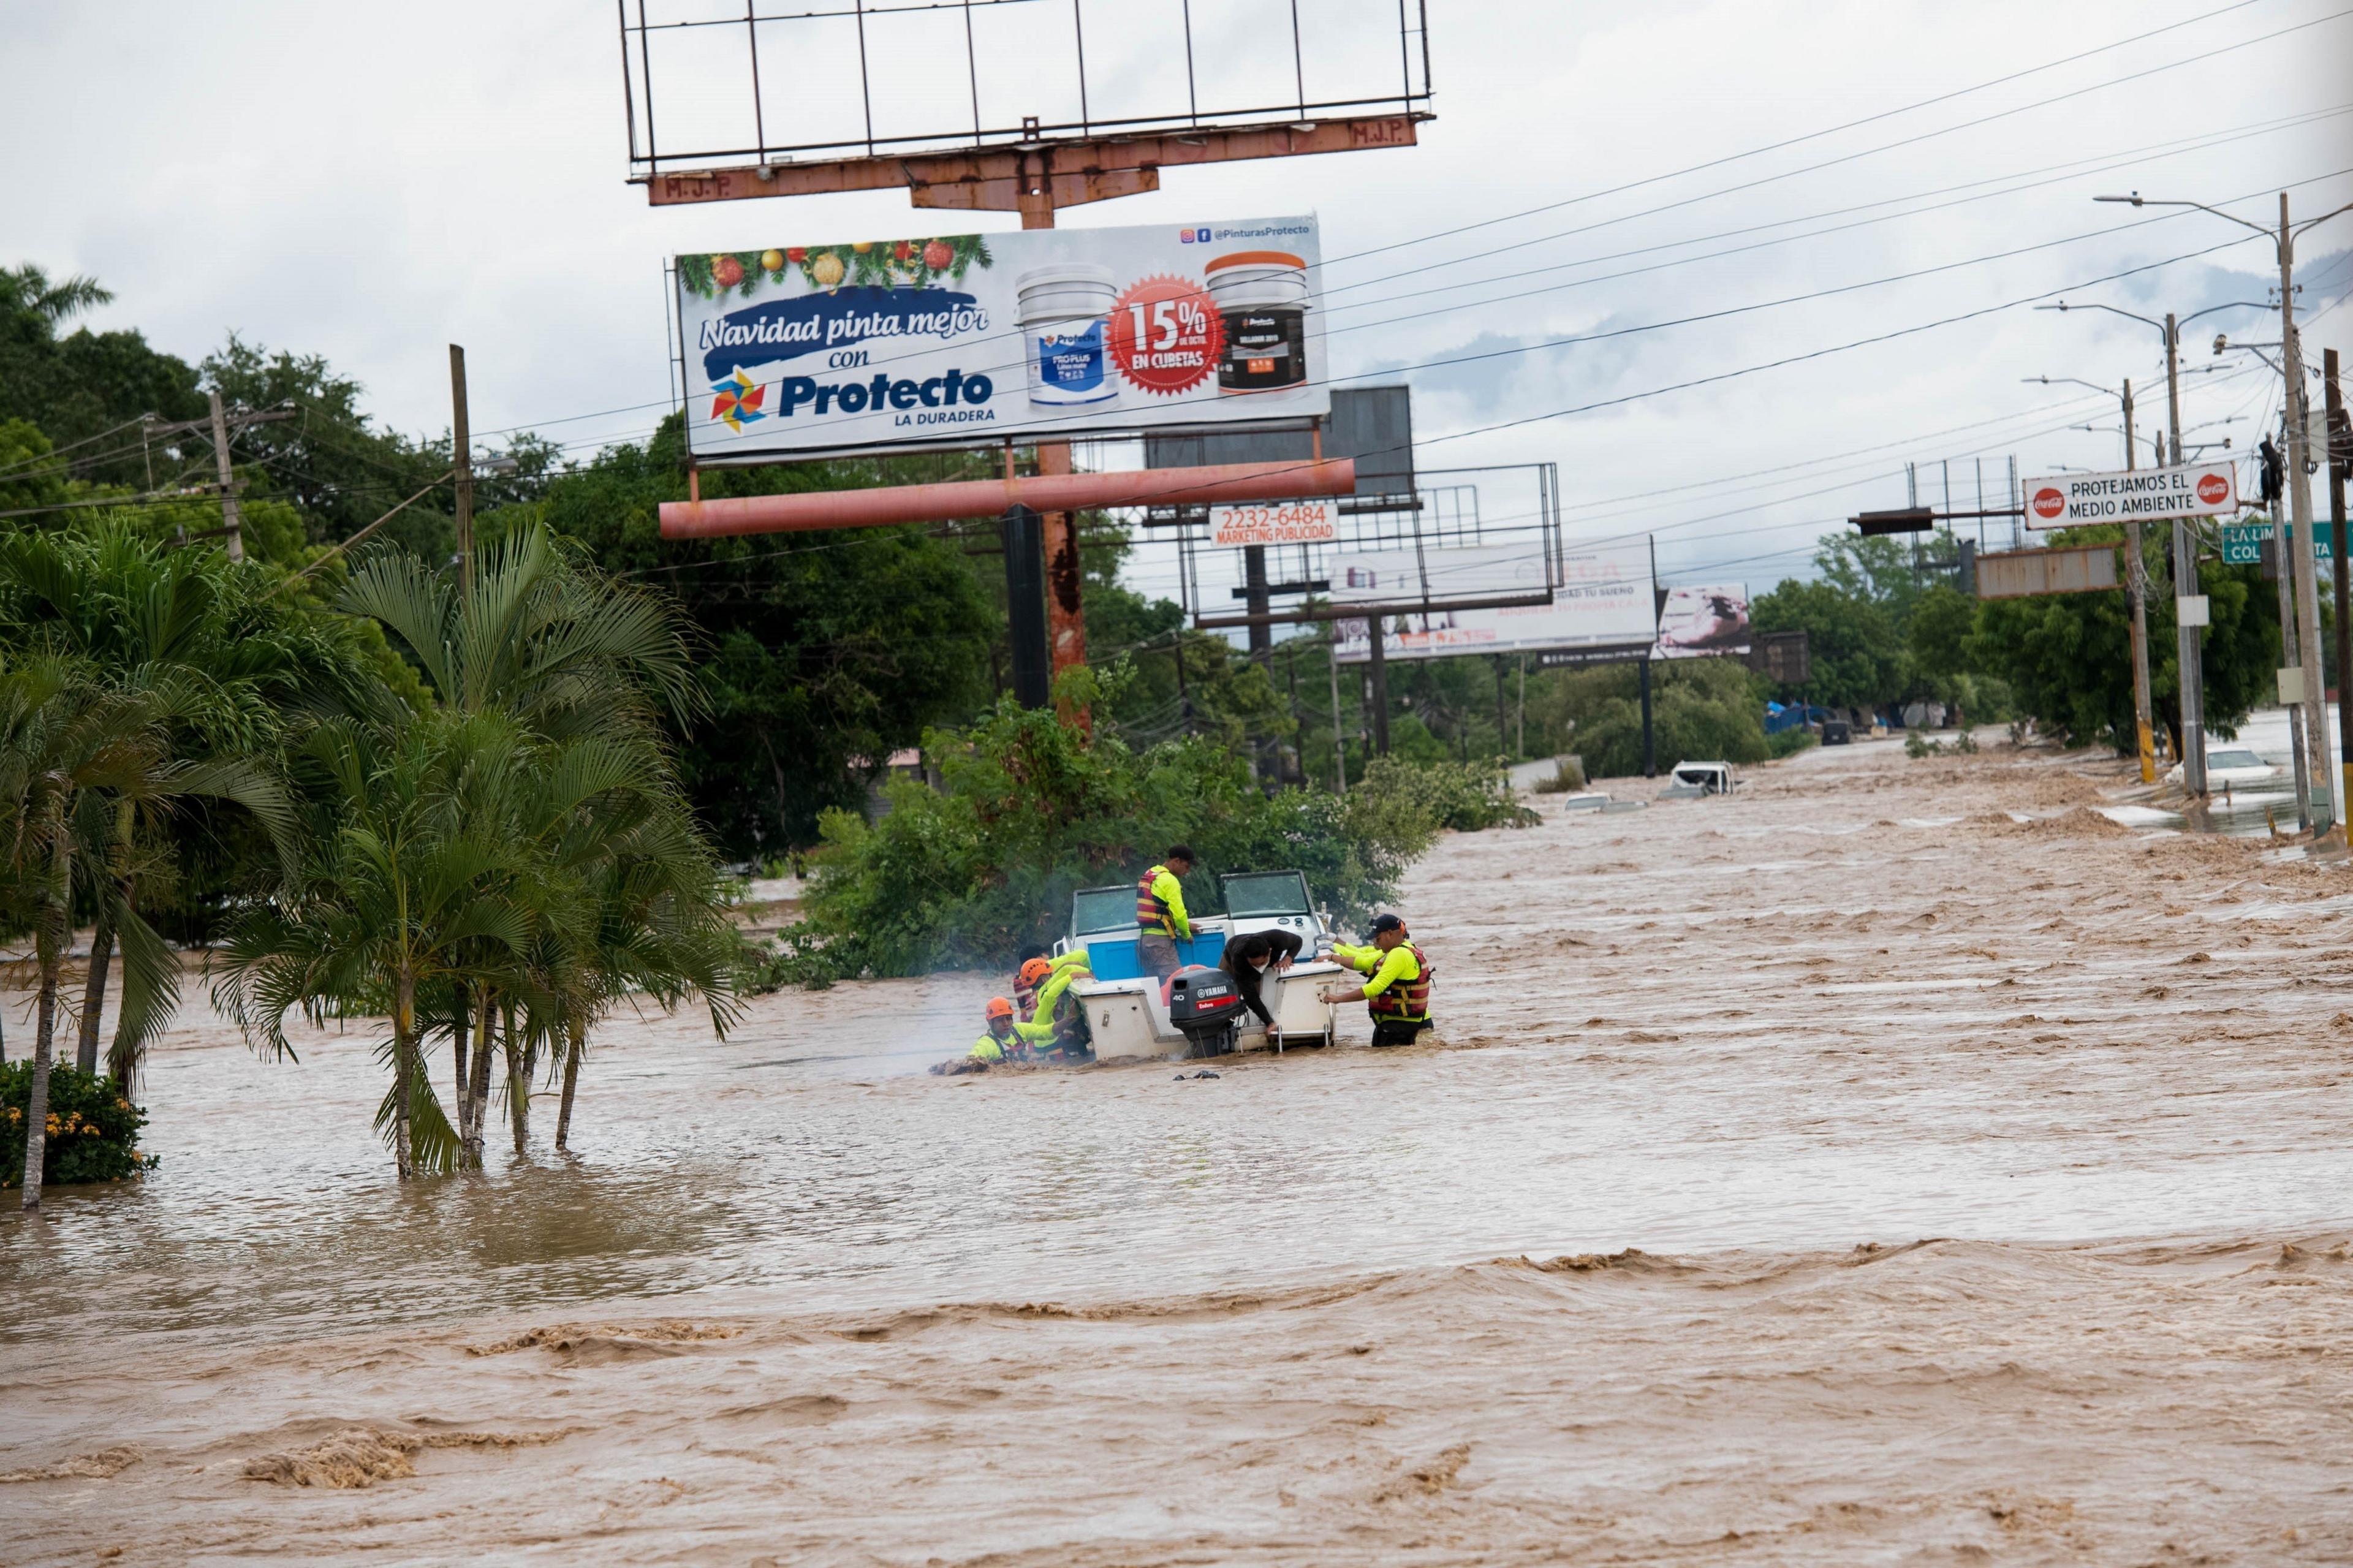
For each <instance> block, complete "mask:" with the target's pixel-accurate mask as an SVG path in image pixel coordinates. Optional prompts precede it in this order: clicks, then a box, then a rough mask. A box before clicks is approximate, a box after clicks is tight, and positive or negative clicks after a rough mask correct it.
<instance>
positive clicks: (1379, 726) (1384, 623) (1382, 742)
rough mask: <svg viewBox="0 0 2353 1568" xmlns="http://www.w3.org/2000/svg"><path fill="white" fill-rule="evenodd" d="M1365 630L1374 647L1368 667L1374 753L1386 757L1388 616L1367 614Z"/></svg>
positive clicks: (1387, 731) (1387, 750)
mask: <svg viewBox="0 0 2353 1568" xmlns="http://www.w3.org/2000/svg"><path fill="white" fill-rule="evenodd" d="M1365 630H1366V633H1368V634H1369V637H1368V638H1367V641H1368V642H1369V644H1370V646H1371V647H1372V654H1371V657H1370V658H1369V659H1368V660H1367V663H1366V668H1369V669H1370V670H1371V671H1372V677H1373V755H1375V756H1377V757H1386V756H1388V754H1389V666H1388V651H1387V649H1386V648H1384V647H1382V645H1383V644H1385V643H1387V642H1388V637H1389V627H1388V616H1367V617H1366V620H1365Z"/></svg>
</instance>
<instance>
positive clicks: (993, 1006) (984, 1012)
mask: <svg viewBox="0 0 2353 1568" xmlns="http://www.w3.org/2000/svg"><path fill="white" fill-rule="evenodd" d="M980 1014H981V1016H982V1017H984V1018H1010V1017H1011V1016H1013V1004H1012V1003H1010V1002H1008V1001H1007V1000H1006V999H1005V998H1004V997H1002V996H991V997H990V998H989V999H988V1005H987V1006H986V1007H984V1008H982V1009H981V1010H980Z"/></svg>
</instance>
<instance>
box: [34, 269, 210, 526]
mask: <svg viewBox="0 0 2353 1568" xmlns="http://www.w3.org/2000/svg"><path fill="white" fill-rule="evenodd" d="M113 298H114V297H113V295H111V293H109V292H108V291H107V290H106V289H103V288H101V287H100V286H99V284H98V283H97V282H96V281H95V280H93V279H88V278H69V279H64V280H62V281H53V280H52V279H50V278H49V277H48V275H47V273H46V272H44V271H42V269H41V268H38V267H34V266H29V265H27V266H22V267H16V268H0V422H5V421H6V420H8V419H11V418H16V419H22V420H25V421H26V422H28V423H31V424H33V425H35V426H37V427H38V428H39V429H40V430H41V431H42V432H43V433H44V434H45V435H46V436H47V437H48V439H49V441H50V442H51V443H52V445H53V446H54V447H56V448H58V458H57V459H56V460H55V463H54V465H53V468H54V472H55V473H56V474H57V475H58V476H59V477H60V478H72V479H84V480H89V481H92V482H95V483H100V484H108V485H120V486H137V487H140V488H142V489H143V488H145V487H146V486H147V485H148V484H149V483H150V482H152V481H151V478H150V472H149V469H150V465H151V464H153V465H154V466H155V470H154V473H153V480H155V481H160V480H162V479H168V478H170V477H171V476H172V475H173V474H174V473H175V472H176V471H177V468H178V466H179V465H182V464H185V462H186V460H187V459H188V458H192V457H194V456H195V455H196V453H197V452H198V451H200V450H204V448H203V447H202V445H201V443H200V442H199V441H197V440H196V438H195V437H183V438H181V439H179V440H177V441H167V442H162V443H157V444H154V445H153V446H150V445H149V444H148V443H146V442H144V441H143V440H142V433H141V431H140V430H139V429H138V427H137V422H138V420H139V417H140V416H141V415H142V414H154V415H157V416H160V417H162V418H164V419H167V420H169V419H193V418H195V417H197V416H200V415H202V414H203V413H204V411H205V400H204V397H203V395H202V394H201V393H200V392H199V391H198V390H197V383H196V373H195V369H194V368H193V367H191V366H189V365H188V364H187V363H185V362H184V361H181V360H179V359H176V358H174V357H173V356H172V355H170V354H165V353H157V352H156V351H155V350H154V349H153V348H150V347H149V346H148V344H147V341H146V340H145V339H144V338H142V336H140V334H139V333H137V332H135V331H111V332H91V331H88V330H87V329H84V330H82V331H76V332H74V333H73V334H72V335H70V336H68V337H60V336H59V335H58V333H59V332H60V331H62V329H63V328H64V327H65V326H66V325H67V323H68V322H69V321H72V320H73V319H74V318H75V317H77V316H79V315H82V314H84V313H86V312H87V311H89V310H92V309H94V308H96V307H97V306H100V305H103V304H107V303H109V302H111V300H113ZM0 461H5V458H0ZM206 477H209V476H206ZM34 504H39V503H34Z"/></svg>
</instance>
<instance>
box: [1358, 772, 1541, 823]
mask: <svg viewBox="0 0 2353 1568" xmlns="http://www.w3.org/2000/svg"><path fill="white" fill-rule="evenodd" d="M1359 788H1360V789H1361V790H1362V791H1363V792H1364V793H1366V794H1367V795H1374V796H1389V797H1393V798H1394V799H1395V800H1396V801H1397V802H1398V803H1399V804H1401V805H1404V806H1405V807H1406V808H1407V809H1408V810H1409V811H1413V812H1419V813H1420V814H1422V815H1424V816H1428V817H1429V818H1430V821H1432V822H1435V823H1436V824H1438V826H1440V827H1450V828H1452V829H1453V830H1454V831H1455V832H1457V833H1478V832H1482V831H1483V830H1485V829H1487V828H1490V827H1533V826H1535V825H1536V824H1537V823H1538V822H1539V821H1541V820H1543V819H1542V818H1541V817H1539V816H1537V815H1536V814H1535V812H1533V811H1531V810H1529V809H1528V808H1527V807H1526V806H1525V805H1521V804H1520V803H1519V800H1518V799H1517V797H1515V796H1514V795H1513V794H1512V784H1511V779H1510V777H1509V776H1508V774H1507V773H1505V771H1504V766H1503V764H1502V763H1500V762H1498V763H1486V764H1483V765H1482V764H1481V763H1409V762H1405V761H1403V760H1401V759H1399V758H1397V757H1377V758H1375V759H1374V760H1373V764H1372V766H1371V767H1369V768H1367V769H1366V771H1365V778H1364V783H1363V784H1361V785H1360V786H1359Z"/></svg>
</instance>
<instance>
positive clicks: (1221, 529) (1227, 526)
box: [1209, 500, 1338, 549]
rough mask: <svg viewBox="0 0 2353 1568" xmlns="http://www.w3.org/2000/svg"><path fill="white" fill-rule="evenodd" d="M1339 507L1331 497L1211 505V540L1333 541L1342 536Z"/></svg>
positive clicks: (1231, 544) (1233, 544) (1226, 543)
mask: <svg viewBox="0 0 2353 1568" xmlns="http://www.w3.org/2000/svg"><path fill="white" fill-rule="evenodd" d="M1337 512H1338V509H1337V508H1336V507H1335V506H1334V505H1333V504H1332V503H1331V502H1330V501H1328V500H1290V501H1268V502H1265V503H1264V504H1262V505H1258V506H1213V507H1211V508H1210V509H1209V542H1210V543H1211V544H1214V545H1217V546H1219V547H1220V548H1223V549H1234V548H1237V547H1240V546H1244V545H1251V544H1329V543H1331V542H1332V541H1333V540H1334V539H1335V538H1336V537H1337V536H1338V530H1337V528H1336V527H1335V525H1334V519H1335V516H1336V515H1337Z"/></svg>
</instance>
